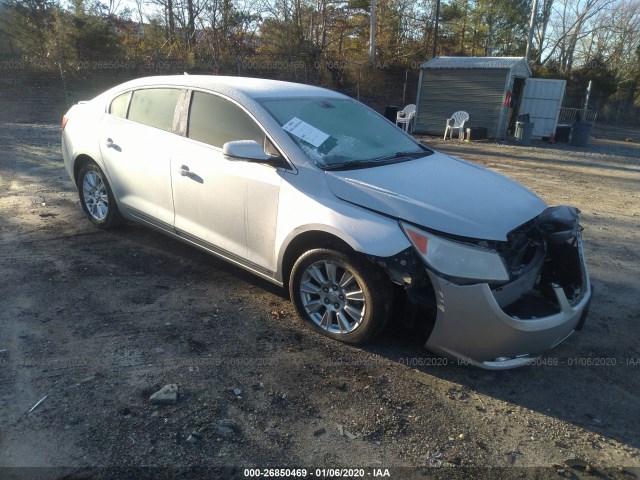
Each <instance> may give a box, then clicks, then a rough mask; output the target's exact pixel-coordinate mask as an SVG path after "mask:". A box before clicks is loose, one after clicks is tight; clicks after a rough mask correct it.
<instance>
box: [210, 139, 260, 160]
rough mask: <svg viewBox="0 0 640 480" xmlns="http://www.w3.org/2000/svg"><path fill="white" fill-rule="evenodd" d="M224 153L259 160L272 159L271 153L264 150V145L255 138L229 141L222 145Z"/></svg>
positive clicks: (227, 155)
mask: <svg viewBox="0 0 640 480" xmlns="http://www.w3.org/2000/svg"><path fill="white" fill-rule="evenodd" d="M222 153H223V155H225V156H226V157H232V158H238V159H244V160H256V161H258V162H266V161H267V160H270V159H271V155H268V154H266V153H265V152H264V149H263V148H262V145H260V144H259V143H258V142H256V141H255V140H234V141H233V142H227V143H225V144H224V145H223V146H222Z"/></svg>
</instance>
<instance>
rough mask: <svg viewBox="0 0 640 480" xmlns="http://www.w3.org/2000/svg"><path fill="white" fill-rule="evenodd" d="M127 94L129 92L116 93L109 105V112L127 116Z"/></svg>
mask: <svg viewBox="0 0 640 480" xmlns="http://www.w3.org/2000/svg"><path fill="white" fill-rule="evenodd" d="M129 95H130V92H127V93H123V94H122V95H118V96H117V97H116V98H114V99H113V101H112V102H111V106H110V107H109V113H110V114H111V115H115V116H116V117H122V118H127V107H128V106H129Z"/></svg>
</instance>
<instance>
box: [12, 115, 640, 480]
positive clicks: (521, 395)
mask: <svg viewBox="0 0 640 480" xmlns="http://www.w3.org/2000/svg"><path fill="white" fill-rule="evenodd" d="M604 133H605V132H601V133H598V132H596V135H597V136H598V135H602V134H604ZM59 134H60V132H59V126H58V125H51V124H16V123H13V124H12V123H3V124H0V275H1V277H0V278H1V280H0V385H1V389H0V425H1V428H0V478H3V479H4V478H18V477H20V478H116V477H118V478H120V477H122V478H140V477H141V476H142V475H143V474H145V472H146V473H149V472H151V473H152V476H153V477H155V478H159V477H160V475H161V473H166V472H169V473H170V476H172V477H180V478H192V477H193V478H196V477H198V478H199V476H202V477H204V478H245V473H246V472H245V471H244V469H245V468H247V467H250V468H267V467H273V468H293V467H305V468H307V469H308V470H309V471H310V472H312V473H313V475H314V478H315V477H323V476H325V477H328V476H330V475H328V473H327V472H326V471H325V472H322V471H320V472H317V471H316V469H322V468H324V469H330V468H338V467H342V468H354V467H362V468H364V469H365V476H369V477H371V476H372V475H373V474H374V473H375V472H374V471H373V470H372V469H374V468H389V473H390V475H391V478H397V479H404V478H410V477H413V476H415V477H417V478H432V477H439V478H452V477H453V478H455V477H457V478H488V477H491V478H507V477H519V478H529V477H535V478H556V477H558V476H559V475H561V476H565V477H567V478H625V479H626V478H638V476H640V457H639V454H640V375H639V374H640V346H639V339H640V338H639V335H638V332H639V322H640V274H639V273H640V272H639V267H638V266H639V265H640V161H639V157H640V145H639V144H638V143H629V142H625V141H624V140H625V139H624V137H625V135H624V134H621V135H618V137H619V138H617V139H612V138H616V137H615V135H606V138H607V139H608V140H604V139H600V138H597V139H595V140H593V142H592V145H591V146H589V147H588V148H575V147H570V146H566V145H553V146H551V145H547V144H546V143H539V142H538V143H535V144H534V146H532V147H527V148H524V147H518V146H514V145H505V144H495V143H474V144H468V143H461V142H458V141H456V140H453V141H447V142H444V141H442V140H437V139H428V140H427V141H428V142H430V143H432V144H433V145H434V147H435V148H437V149H439V150H441V151H443V152H446V153H450V154H453V155H456V156H459V157H462V158H465V159H468V160H471V161H473V162H477V163H479V164H481V165H484V166H486V167H489V168H491V169H495V170H497V171H499V172H501V173H503V174H506V175H507V176H509V177H512V178H514V179H516V180H518V181H520V182H522V183H523V184H525V185H526V186H528V187H529V188H531V189H532V190H533V191H535V192H536V193H538V194H539V195H540V196H542V198H543V199H544V200H545V201H547V203H549V204H569V205H575V206H577V207H579V208H580V209H581V210H582V223H583V225H584V228H585V231H584V235H585V245H586V255H587V260H588V265H589V268H590V274H591V278H592V281H593V284H594V287H595V296H594V299H593V303H592V307H591V314H590V316H589V318H588V320H587V323H586V325H585V327H584V329H583V330H582V331H581V332H579V333H577V334H575V335H573V336H572V337H570V338H569V339H568V340H567V341H566V342H565V343H563V344H561V345H560V346H559V347H557V348H556V349H555V350H553V351H552V352H549V354H548V355H547V356H546V357H545V358H543V359H542V360H541V361H540V362H539V364H538V365H532V366H528V367H525V368H520V369H517V370H512V371H506V372H489V371H482V370H479V369H476V368H471V367H465V366H461V365H457V364H455V363H454V362H452V361H447V360H443V359H439V358H438V357H435V356H432V355H430V354H429V353H428V352H426V351H425V350H424V349H423V348H422V343H421V342H420V341H418V340H416V338H415V336H414V335H412V334H411V333H410V332H406V331H404V330H402V329H400V328H398V327H394V326H392V327H391V328H389V329H388V330H387V331H386V332H385V333H384V334H383V335H382V336H381V338H380V339H378V340H377V341H375V342H374V343H373V344H371V345H369V346H367V347H365V348H354V347H350V346H346V345H342V344H340V343H336V342H333V341H330V340H328V339H325V338H323V337H321V336H318V335H316V334H315V333H312V332H310V331H308V330H307V329H305V328H304V327H303V326H302V325H301V324H300V322H299V321H298V320H297V319H296V317H295V314H294V313H293V309H292V307H291V305H290V304H289V301H288V299H287V298H286V294H285V293H284V292H283V291H281V290H279V289H278V288H276V287H274V286H272V285H270V284H268V283H266V282H263V281H261V280H259V279H257V278H254V277H253V276H251V275H250V274H247V273H245V272H243V271H241V270H239V269H237V268H234V267H232V266H229V265H227V264H226V263H224V262H222V261H219V260H217V259H215V258H213V257H210V256H207V255H205V254H204V253H201V252H199V251H197V250H195V249H192V248H190V247H187V246H185V245H183V244H181V243H179V242H176V241H173V240H171V239H167V238H165V237H163V236H161V235H160V234H157V233H154V232H152V231H150V230H148V229H145V228H142V227H139V226H136V225H128V226H125V227H123V228H121V229H118V230H115V231H109V232H104V231H100V230H97V229H96V228H94V227H93V226H92V224H90V222H89V221H88V220H87V219H85V218H84V216H83V213H82V210H81V208H80V205H79V202H78V199H77V194H76V192H75V190H74V186H73V185H72V183H71V181H70V180H69V178H68V177H67V176H66V173H65V172H64V170H63V165H62V159H61V152H60V143H59ZM636 135H637V132H636ZM635 140H636V142H637V136H636V137H635ZM272 312H274V313H272ZM170 383H175V384H177V385H178V388H179V399H178V402H177V404H176V405H169V406H157V405H153V404H151V403H150V402H149V396H150V394H151V393H153V392H155V391H156V390H157V389H159V388H160V387H162V386H163V385H166V384H170ZM45 395H46V396H47V397H46V399H45V400H44V401H43V402H42V403H41V404H40V405H39V406H37V407H36V408H35V409H34V410H33V411H32V412H30V413H29V410H30V409H31V407H33V406H34V405H35V404H36V402H38V401H39V400H40V399H42V398H43V397H44V396H45ZM192 434H195V435H192ZM190 436H191V437H190ZM9 467H58V468H57V469H51V470H49V469H42V468H40V469H34V470H25V469H22V468H17V469H10V468H9ZM98 467H103V468H102V469H100V468H98ZM104 467H111V468H113V467H157V468H155V469H153V468H152V469H149V470H134V471H133V472H134V473H131V471H116V470H108V469H106V470H105V469H104ZM201 467H206V470H204V471H202V470H199V469H200V468H201ZM118 472H119V473H118ZM127 472H128V473H127ZM343 473H344V472H343ZM352 473H355V474H356V475H357V474H358V472H352ZM119 476H120V477H119ZM309 478H311V476H310V477H309ZM349 478H351V477H349Z"/></svg>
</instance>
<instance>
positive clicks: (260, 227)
mask: <svg viewBox="0 0 640 480" xmlns="http://www.w3.org/2000/svg"><path fill="white" fill-rule="evenodd" d="M264 138H265V133H264V132H263V131H262V130H261V129H260V127H259V126H258V124H257V123H256V122H255V120H254V119H253V118H251V117H250V116H249V115H248V114H247V113H246V112H245V111H244V110H243V109H242V108H241V107H240V106H238V105H236V104H235V103H233V102H231V101H230V100H227V99H225V98H223V97H220V96H217V95H213V94H208V93H202V92H193V94H192V98H191V103H190V108H189V118H188V122H187V138H183V139H182V140H181V141H182V144H181V146H180V148H179V149H177V150H176V152H175V153H174V155H173V156H172V159H171V178H172V185H173V197H174V206H175V228H176V232H177V233H178V234H179V235H182V236H184V237H186V238H188V239H191V240H192V241H194V242H196V243H200V244H201V245H203V246H205V247H206V248H208V249H210V250H213V251H215V252H217V253H219V254H221V255H223V256H225V257H226V258H228V259H230V260H232V261H236V262H238V263H241V264H244V265H248V266H250V267H251V268H253V269H254V270H256V271H258V272H261V273H263V274H267V275H268V274H269V273H270V272H273V271H275V270H276V268H275V253H274V244H275V231H276V219H277V213H278V199H279V195H280V183H281V171H279V170H278V169H277V168H275V167H273V166H270V165H265V164H260V163H256V162H253V161H249V160H242V159H230V158H227V157H225V156H224V155H223V154H222V146H223V145H224V143H226V142H228V141H232V140H256V141H258V142H259V143H261V144H262V143H263V142H264Z"/></svg>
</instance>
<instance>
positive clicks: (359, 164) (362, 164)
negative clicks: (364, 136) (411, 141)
mask: <svg viewBox="0 0 640 480" xmlns="http://www.w3.org/2000/svg"><path fill="white" fill-rule="evenodd" d="M432 153H433V152H432V151H431V150H427V149H425V150H405V151H400V152H396V153H394V154H393V155H386V156H384V157H378V158H373V159H371V160H347V161H346V162H342V163H335V164H333V165H326V166H324V167H322V168H323V170H351V169H356V168H367V167H379V166H382V165H389V164H391V163H400V162H406V161H407V160H411V159H413V158H421V157H426V156H428V155H431V154H432Z"/></svg>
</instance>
